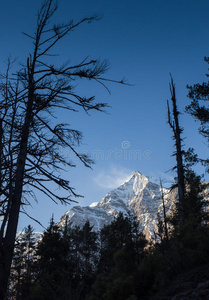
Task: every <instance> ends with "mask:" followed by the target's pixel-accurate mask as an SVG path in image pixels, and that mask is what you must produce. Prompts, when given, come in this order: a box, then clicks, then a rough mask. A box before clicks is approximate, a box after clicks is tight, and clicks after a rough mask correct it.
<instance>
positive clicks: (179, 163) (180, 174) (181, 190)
mask: <svg viewBox="0 0 209 300" xmlns="http://www.w3.org/2000/svg"><path fill="white" fill-rule="evenodd" d="M170 92H171V102H172V116H171V112H170V107H169V102H168V101H167V107H168V124H169V126H170V127H171V129H172V131H173V139H174V141H175V148H176V151H175V152H174V155H175V156H176V167H175V168H174V169H177V186H178V216H179V222H180V223H182V222H183V221H184V220H183V203H184V194H185V176H184V165H183V150H182V138H181V133H182V131H183V129H182V128H181V127H180V125H179V114H180V113H179V111H178V108H177V101H176V90H175V85H174V83H173V78H172V77H171V83H170ZM172 117H173V119H172Z"/></svg>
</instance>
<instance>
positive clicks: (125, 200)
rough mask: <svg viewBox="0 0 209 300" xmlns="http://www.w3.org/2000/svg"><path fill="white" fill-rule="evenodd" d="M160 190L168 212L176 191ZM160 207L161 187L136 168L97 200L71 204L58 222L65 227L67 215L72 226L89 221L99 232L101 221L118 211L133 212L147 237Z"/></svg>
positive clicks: (107, 219)
mask: <svg viewBox="0 0 209 300" xmlns="http://www.w3.org/2000/svg"><path fill="white" fill-rule="evenodd" d="M163 192H164V195H165V206H166V209H167V211H170V210H171V209H172V206H173V203H174V200H175V198H176V193H175V192H174V193H169V189H166V188H163ZM162 209H163V207H162V197H161V189H160V186H159V185H158V184H157V183H154V182H153V181H150V180H149V179H148V177H146V176H144V175H142V174H141V173H139V172H138V171H136V172H134V174H133V175H132V176H131V177H130V179H129V180H128V181H126V182H125V183H124V184H122V185H121V186H119V187H118V188H117V189H114V190H112V191H111V192H109V193H108V194H107V195H106V196H105V197H104V198H102V199H101V200H100V201H98V202H94V203H92V204H91V205H90V206H85V207H81V206H74V207H73V208H72V209H70V210H69V211H67V212H66V213H65V214H64V215H63V216H62V217H61V219H60V220H59V222H58V223H57V224H58V225H59V226H64V224H65V222H66V218H68V222H70V223H72V225H79V226H83V225H84V224H85V222H86V221H87V220H89V222H90V224H91V225H92V226H94V227H93V228H94V230H95V231H98V230H99V229H100V228H102V227H103V226H104V224H109V223H110V222H111V221H112V220H113V218H114V217H115V216H116V217H117V215H118V213H119V212H123V214H127V213H130V212H132V213H134V214H135V215H136V216H137V219H138V220H139V222H140V224H141V228H140V229H141V230H142V231H143V232H144V233H145V235H146V236H147V238H150V237H151V236H153V234H154V232H155V231H157V213H160V214H161V215H162Z"/></svg>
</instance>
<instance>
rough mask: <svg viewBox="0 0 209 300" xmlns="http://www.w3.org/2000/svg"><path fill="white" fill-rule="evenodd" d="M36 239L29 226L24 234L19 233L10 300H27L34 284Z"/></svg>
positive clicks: (11, 279)
mask: <svg viewBox="0 0 209 300" xmlns="http://www.w3.org/2000/svg"><path fill="white" fill-rule="evenodd" d="M35 243H36V239H35V236H34V229H33V228H32V227H31V226H30V225H29V226H28V227H27V228H25V230H24V232H21V233H19V236H18V238H17V240H16V246H15V252H14V258H13V264H12V271H11V276H10V298H11V299H17V300H19V299H21V300H23V299H27V297H28V293H29V290H30V286H31V284H32V283H33V280H34V277H35V274H34V252H35ZM11 291H12V292H11Z"/></svg>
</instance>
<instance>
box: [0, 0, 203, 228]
mask: <svg viewBox="0 0 209 300" xmlns="http://www.w3.org/2000/svg"><path fill="white" fill-rule="evenodd" d="M40 4H41V1H39V0H36V1H26V0H8V1H1V4H0V26H1V31H0V40H1V47H0V57H1V60H0V67H1V70H4V68H5V65H4V61H5V60H6V58H7V56H8V55H11V56H12V57H14V58H17V60H18V61H19V62H25V61H26V58H27V55H28V53H29V52H30V51H32V45H31V41H30V39H28V38H27V37H25V36H24V35H22V32H23V31H24V32H26V33H28V34H32V33H33V32H34V31H35V25H36V12H37V10H38V8H39V7H40ZM208 11H209V2H208V1H206V0H205V1H203V0H200V1H198V0H179V1H178V0H175V1H171V0H165V1H162V0H120V1H119V0H114V1H110V0H89V1H85V0H71V1H69V0H62V1H61V0H60V1H59V9H58V11H57V13H56V15H55V19H56V21H58V22H62V21H67V20H69V19H74V20H79V19H80V18H82V17H85V16H89V15H91V14H92V13H99V14H101V15H102V16H103V17H102V19H101V20H100V21H98V22H94V23H91V24H85V25H82V26H81V27H79V28H77V30H75V31H74V32H73V33H72V34H71V35H70V36H69V37H68V38H66V39H65V40H63V41H62V42H61V44H60V45H59V47H57V48H56V49H55V52H57V53H59V54H60V56H59V57H58V58H56V59H57V62H58V63H59V62H63V61H66V60H68V59H70V61H71V62H72V64H76V63H78V62H80V61H81V60H82V59H83V58H85V57H86V56H89V57H90V58H101V59H108V60H109V62H110V66H111V68H110V70H109V71H108V73H107V74H106V77H108V78H112V79H122V78H123V77H126V78H127V80H128V82H129V83H131V84H133V86H131V87H130V86H121V85H117V84H110V85H109V88H110V90H111V95H109V94H108V93H107V91H106V90H105V89H104V88H103V87H102V86H98V85H95V84H92V83H90V82H83V81H82V82H81V83H78V85H77V88H76V89H77V90H78V91H79V92H82V93H83V94H84V95H90V94H93V95H96V97H97V101H101V102H107V103H108V104H109V105H110V106H111V108H109V109H107V113H106V114H104V113H96V112H93V113H91V116H88V115H86V114H85V113H84V112H82V111H80V112H79V113H70V114H64V115H63V114H62V115H60V116H59V117H60V118H62V121H63V120H65V121H66V122H69V123H70V124H71V126H72V127H73V128H75V129H78V130H80V131H82V132H83V136H84V137H83V143H82V145H81V146H80V148H79V149H78V150H80V151H81V152H82V151H83V152H87V153H89V154H90V156H92V157H93V158H95V164H94V165H93V170H90V169H87V168H85V167H84V166H82V164H81V163H79V162H78V161H77V167H76V168H74V169H72V168H71V169H69V170H67V172H66V174H65V176H66V178H67V179H69V180H70V181H71V184H72V186H74V187H75V188H76V191H77V193H79V194H82V195H83V196H84V198H82V199H80V200H78V201H79V205H89V204H90V203H92V202H95V201H98V200H100V199H101V198H102V197H103V196H104V195H105V194H106V193H107V192H108V191H110V190H111V189H112V188H114V187H117V186H118V185H119V184H120V183H122V182H123V181H124V180H126V179H127V178H128V177H129V176H130V175H131V174H132V172H134V171H135V170H138V171H140V172H141V173H143V174H145V175H150V176H153V177H157V178H158V177H159V176H161V177H162V178H164V179H172V177H173V176H175V174H174V173H166V171H168V170H169V169H171V168H172V167H173V166H174V164H175V160H174V158H172V157H171V154H172V152H173V141H172V139H171V135H172V133H171V131H170V128H169V127H168V125H167V124H166V112H167V108H166V100H167V99H169V98H170V94H169V80H170V77H169V73H170V72H171V73H172V75H173V78H174V81H175V84H176V91H177V100H178V105H179V109H180V110H181V111H182V112H184V108H185V106H186V105H187V104H188V103H189V100H188V98H187V97H186V95H187V89H186V85H187V84H193V83H197V82H202V81H203V80H206V77H205V74H206V73H207V67H208V66H207V64H206V63H205V62H204V61H203V58H204V56H207V55H208V56H209V33H208V29H209V18H208ZM180 121H181V125H182V126H183V127H184V128H185V131H184V136H185V137H186V139H185V145H186V146H185V148H188V147H191V146H192V147H194V148H195V149H196V150H197V152H198V153H199V154H200V155H201V156H202V157H203V156H204V157H205V156H206V155H207V151H208V149H207V147H206V146H205V144H204V140H202V139H201V138H200V137H199V135H198V130H197V128H198V123H195V122H194V120H193V119H192V118H191V117H190V116H187V115H182V116H181V119H180ZM60 151H62V150H60ZM63 155H66V156H68V157H69V156H70V157H72V154H71V153H70V152H68V151H63ZM72 158H73V157H72ZM52 188H54V187H52ZM38 201H39V203H38V204H37V203H35V202H34V201H32V207H31V208H28V213H30V214H31V215H32V216H33V217H35V218H37V219H39V220H40V222H41V223H42V224H43V225H44V226H47V225H48V222H49V219H50V217H51V215H52V213H54V217H55V221H57V220H58V219H59V218H60V216H61V215H62V214H63V213H64V212H65V211H66V210H68V209H70V208H71V206H62V205H58V206H57V205H55V204H53V203H51V202H50V200H48V199H46V198H45V197H44V196H41V195H38ZM27 224H32V226H34V227H35V228H36V230H41V228H40V226H38V225H37V224H35V223H34V222H32V221H31V220H29V219H28V218H26V217H25V216H21V218H20V225H19V228H20V229H22V228H23V227H24V226H26V225H27Z"/></svg>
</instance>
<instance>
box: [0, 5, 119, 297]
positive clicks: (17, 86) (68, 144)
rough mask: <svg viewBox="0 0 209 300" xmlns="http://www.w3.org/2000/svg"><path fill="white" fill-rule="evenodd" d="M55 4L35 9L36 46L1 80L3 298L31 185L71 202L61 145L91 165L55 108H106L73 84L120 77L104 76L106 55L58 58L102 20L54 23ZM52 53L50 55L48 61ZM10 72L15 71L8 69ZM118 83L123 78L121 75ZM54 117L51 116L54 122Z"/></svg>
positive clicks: (0, 274) (75, 134)
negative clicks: (71, 37)
mask: <svg viewBox="0 0 209 300" xmlns="http://www.w3.org/2000/svg"><path fill="white" fill-rule="evenodd" d="M56 10H57V2H56V1H55V0H45V1H44V2H43V4H42V6H41V8H40V10H39V12H38V15H37V27H36V31H35V34H34V35H30V34H27V33H25V35H26V36H27V37H29V38H30V39H31V40H32V42H33V47H34V48H33V52H32V53H30V54H29V56H28V58H27V60H26V63H25V64H24V65H22V66H21V68H20V69H19V70H18V71H17V72H15V74H14V72H13V73H12V72H10V68H11V64H10V63H9V65H8V70H7V72H6V74H5V75H3V76H2V78H3V79H4V81H3V82H2V83H1V85H0V91H1V101H0V111H1V116H0V157H1V158H2V159H1V160H0V161H1V162H0V192H1V200H0V209H1V217H2V218H3V221H2V223H1V229H0V298H1V299H4V296H5V293H6V287H7V282H8V277H9V272H10V266H11V262H12V255H13V248H14V243H15V236H16V231H17V225H18V218H19V213H20V210H21V209H23V210H24V205H25V204H27V203H28V201H29V200H28V197H29V196H31V195H34V194H33V190H39V191H41V192H42V193H43V194H45V195H47V196H48V197H49V198H50V199H52V200H53V201H55V202H57V201H58V202H61V203H68V202H70V201H73V200H72V196H78V195H77V194H76V193H75V192H74V190H73V188H72V187H71V186H70V183H69V181H68V180H66V179H65V178H64V177H60V175H57V172H56V171H60V170H61V169H62V167H63V166H70V167H72V166H74V164H73V163H72V162H71V161H69V160H68V159H67V158H65V157H63V155H62V154H61V152H60V147H62V148H68V149H69V150H71V151H72V152H73V153H74V154H75V155H76V157H77V158H78V159H79V160H80V161H81V162H82V163H83V164H84V165H85V166H87V167H89V166H90V164H91V159H90V158H89V157H88V156H87V155H85V154H80V153H78V152H77V151H76V149H75V146H76V145H77V144H79V142H80V139H81V133H80V132H79V131H77V130H74V129H71V128H70V127H69V126H68V125H66V124H64V123H62V122H61V123H59V122H57V121H56V116H57V112H58V111H59V110H65V111H68V112H73V111H74V112H75V111H77V110H78V109H79V108H81V109H83V110H84V111H85V112H86V113H88V112H89V111H91V110H97V111H102V110H103V108H104V107H105V106H106V104H104V103H95V102H94V100H95V97H94V96H90V97H83V96H81V95H79V94H77V93H76V92H75V90H74V84H75V81H76V80H77V79H80V78H86V79H88V80H93V81H96V82H98V83H100V84H101V85H103V86H105V84H104V82H105V83H106V82H108V81H111V82H117V81H114V80H108V79H107V78H105V77H103V74H104V73H105V72H106V71H107V69H108V66H107V63H106V62H105V61H103V62H99V61H98V60H89V59H88V58H86V59H84V60H83V61H82V62H80V63H78V64H77V65H69V64H68V63H64V64H62V65H61V66H57V65H55V64H54V62H55V60H54V54H53V53H52V52H51V51H52V50H53V47H54V46H55V45H57V44H58V43H59V41H60V40H62V39H63V38H64V37H66V36H67V35H68V34H69V33H71V31H73V30H74V29H75V28H77V27H78V26H79V25H81V24H82V23H90V22H92V21H95V20H98V17H97V16H95V15H94V16H91V17H87V18H83V19H81V20H80V21H78V22H77V23H75V22H74V21H72V20H71V21H70V22H69V23H65V24H64V23H63V24H59V25H56V24H54V25H53V24H52V23H51V19H52V17H53V15H54V13H55V12H56ZM50 58H51V59H52V61H50ZM10 73H12V74H10ZM120 83H124V82H123V81H120ZM52 120H53V122H52ZM49 181H52V182H54V183H55V184H56V185H57V186H58V187H60V188H62V189H63V190H64V191H66V193H67V194H66V195H65V196H59V194H56V193H54V192H53V191H51V190H50V189H49V188H48V187H47V182H49Z"/></svg>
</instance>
